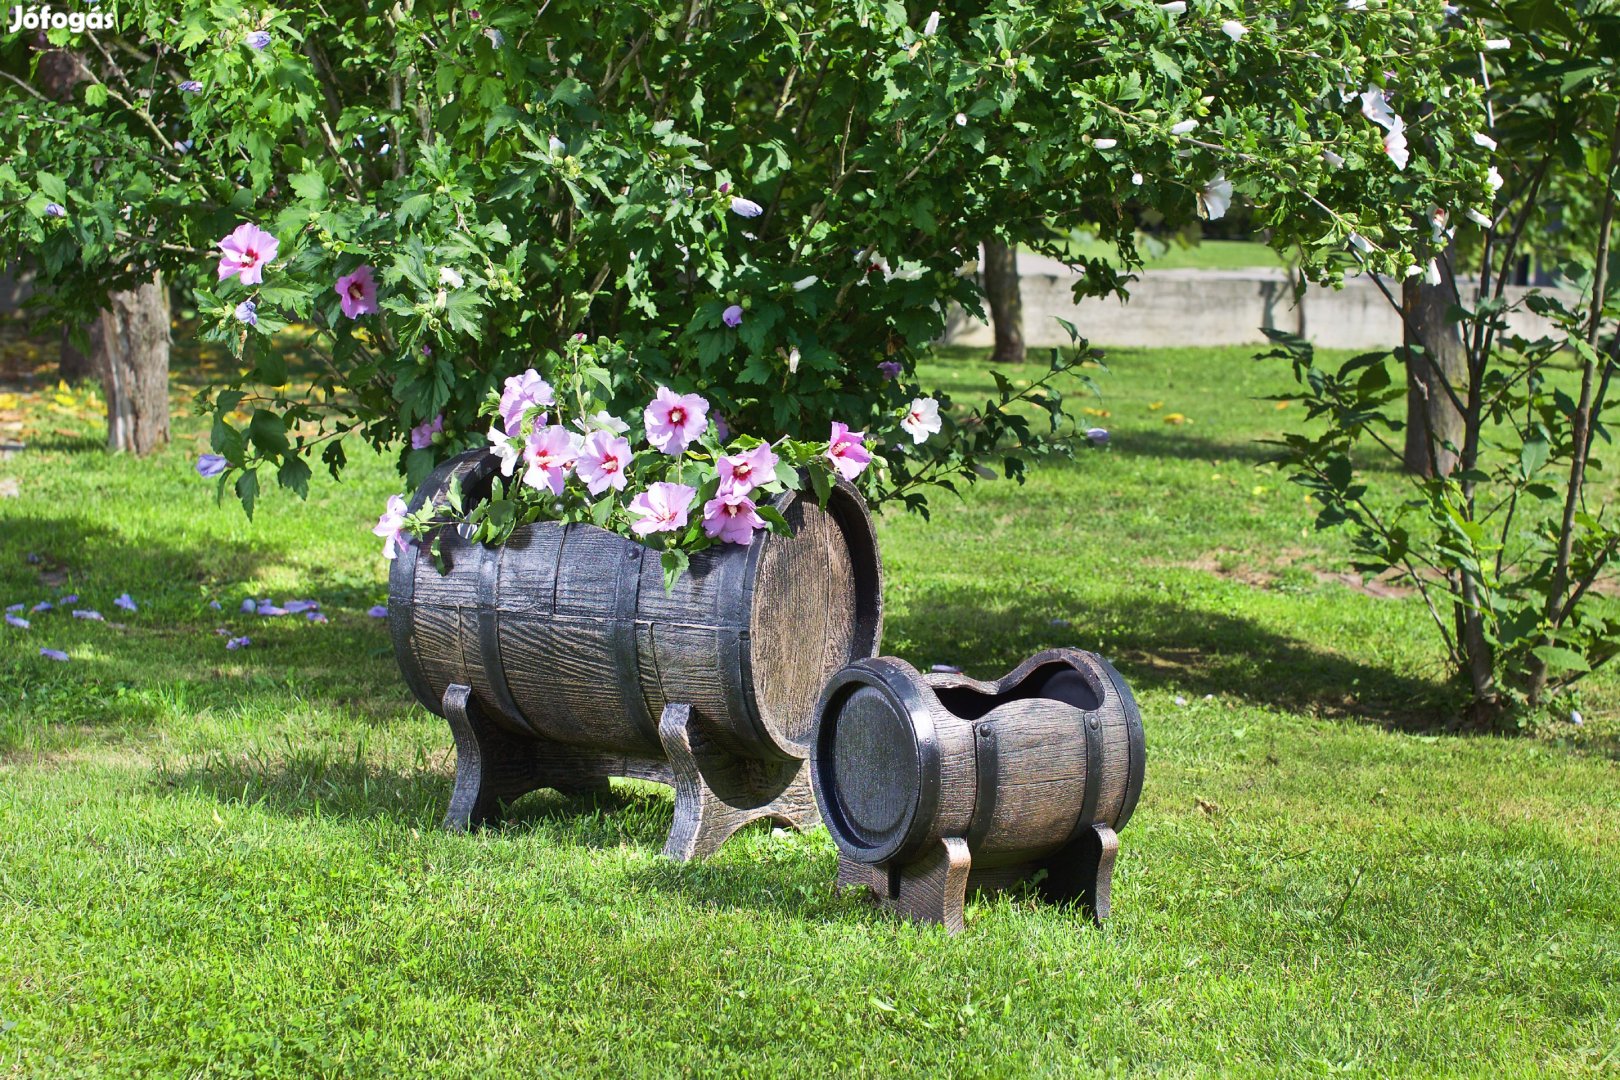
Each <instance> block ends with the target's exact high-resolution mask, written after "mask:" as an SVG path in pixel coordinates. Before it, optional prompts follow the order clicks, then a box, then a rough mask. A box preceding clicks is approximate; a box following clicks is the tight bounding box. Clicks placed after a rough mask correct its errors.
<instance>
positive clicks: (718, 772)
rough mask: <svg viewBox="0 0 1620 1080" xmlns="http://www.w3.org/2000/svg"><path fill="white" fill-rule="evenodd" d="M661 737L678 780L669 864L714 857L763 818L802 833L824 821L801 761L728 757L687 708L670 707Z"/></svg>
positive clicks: (666, 846)
mask: <svg viewBox="0 0 1620 1080" xmlns="http://www.w3.org/2000/svg"><path fill="white" fill-rule="evenodd" d="M658 734H659V736H660V737H661V738H662V739H663V743H664V752H665V754H666V755H667V756H668V758H669V764H670V769H671V771H672V772H673V773H674V778H675V823H674V825H672V826H671V827H670V830H669V840H668V841H667V842H666V843H665V844H664V854H665V855H667V856H669V857H670V858H672V859H680V860H686V859H695V858H702V857H704V856H707V855H712V854H714V853H715V852H716V851H718V850H719V849H720V845H721V844H723V843H725V842H726V839H727V838H728V837H730V836H731V834H732V833H734V832H736V831H737V830H738V829H740V828H742V827H743V826H744V825H747V824H748V823H750V822H753V821H759V820H761V819H763V818H769V819H770V820H772V821H774V822H776V823H777V824H778V825H783V826H787V827H789V828H793V829H799V830H801V831H802V830H804V829H808V828H810V827H811V826H812V825H814V824H816V822H818V821H819V820H821V819H820V817H819V816H817V814H816V799H815V795H814V794H813V793H812V792H811V790H810V774H809V769H808V767H807V764H806V762H804V761H803V760H798V761H766V760H761V759H759V758H745V757H738V756H737V755H735V754H732V753H729V752H727V751H726V750H725V749H724V748H722V747H718V746H716V745H715V744H714V742H713V741H712V740H711V739H710V738H709V737H707V736H706V735H705V734H704V732H703V725H702V723H701V721H700V720H699V718H698V717H697V714H695V713H693V712H692V708H691V706H689V705H666V706H665V707H664V715H663V717H662V719H660V720H659V722H658Z"/></svg>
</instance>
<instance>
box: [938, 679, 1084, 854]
mask: <svg viewBox="0 0 1620 1080" xmlns="http://www.w3.org/2000/svg"><path fill="white" fill-rule="evenodd" d="M1085 724H1086V716H1085V714H1084V713H1083V712H1081V711H1080V710H1079V709H1076V708H1074V707H1073V706H1070V705H1067V704H1064V703H1063V702H1060V701H1045V700H1039V699H1035V700H1026V701H1013V702H1008V703H1007V704H1005V705H1000V706H998V707H996V708H995V709H992V710H991V711H990V712H989V713H988V714H986V715H985V717H984V718H983V719H981V720H980V721H979V722H978V723H977V724H975V725H974V730H975V732H976V734H977V735H978V738H977V739H976V740H975V744H976V746H977V747H978V764H979V775H978V786H979V792H978V794H979V798H978V803H979V805H977V806H975V808H974V814H973V824H972V825H971V826H969V828H968V830H967V831H968V835H969V836H970V837H971V839H970V841H969V842H970V844H972V846H973V852H974V861H975V865H978V866H990V865H993V864H994V863H995V862H998V861H1007V860H1012V861H1018V860H1023V859H1029V858H1033V857H1036V856H1038V855H1041V854H1044V853H1046V852H1048V851H1051V850H1054V849H1056V848H1058V847H1061V846H1063V844H1065V843H1066V842H1067V841H1068V839H1069V835H1070V833H1071V832H1073V830H1074V825H1075V822H1076V821H1078V820H1079V819H1080V816H1081V814H1082V812H1083V809H1084V806H1085V789H1086V771H1087V765H1088V762H1087V760H1086V737H1085ZM992 743H993V748H992V747H991V746H990V744H992Z"/></svg>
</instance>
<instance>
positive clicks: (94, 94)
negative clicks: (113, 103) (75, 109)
mask: <svg viewBox="0 0 1620 1080" xmlns="http://www.w3.org/2000/svg"><path fill="white" fill-rule="evenodd" d="M84 103H85V104H86V105H88V106H89V107H90V108H92V109H99V108H101V107H102V106H103V105H105V104H107V88H106V87H105V86H103V85H102V84H101V83H91V84H90V85H89V86H86V87H85V88H84Z"/></svg>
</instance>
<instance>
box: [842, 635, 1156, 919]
mask: <svg viewBox="0 0 1620 1080" xmlns="http://www.w3.org/2000/svg"><path fill="white" fill-rule="evenodd" d="M1145 756H1146V751H1145V742H1144V739H1143V734H1142V721H1141V714H1140V712H1139V711H1138V709H1137V706H1136V701H1135V699H1134V698H1133V697H1132V695H1131V692H1130V688H1129V687H1128V686H1127V685H1126V683H1125V681H1124V679H1122V678H1121V677H1120V675H1119V673H1118V672H1117V671H1115V670H1114V668H1113V667H1112V665H1110V664H1109V663H1108V662H1107V661H1106V660H1103V659H1102V658H1101V657H1098V656H1096V655H1094V654H1092V653H1087V652H1083V651H1080V650H1077V649H1053V650H1048V651H1047V652H1043V653H1039V654H1037V655H1036V656H1033V657H1031V658H1030V659H1029V660H1026V661H1025V662H1024V663H1022V664H1020V665H1019V666H1018V667H1017V668H1016V669H1015V670H1014V671H1013V672H1011V673H1010V674H1009V675H1007V676H1006V677H1005V678H1002V679H999V680H997V681H996V682H993V683H986V682H980V681H977V680H974V679H970V678H967V677H966V676H962V675H943V674H930V675H924V674H921V673H919V672H918V671H917V670H916V669H915V668H913V667H911V666H910V665H909V664H906V663H905V662H904V661H901V660H897V659H894V658H892V657H875V658H872V659H864V660H859V661H856V662H855V663H853V664H851V665H849V666H848V667H846V668H845V669H844V670H842V671H840V672H839V673H838V674H837V675H835V676H834V677H833V678H832V679H831V680H830V681H829V683H828V685H827V688H826V690H825V691H824V692H823V694H822V698H821V702H820V705H819V706H818V710H817V724H816V731H815V736H814V739H813V742H812V752H811V776H812V780H813V785H814V788H815V793H816V799H817V801H818V803H819V804H820V807H821V812H822V817H823V819H824V820H825V821H826V823H827V827H828V830H829V831H830V832H831V833H832V836H833V840H834V841H835V842H836V843H837V844H838V848H839V852H840V871H839V875H840V876H839V880H840V882H841V883H843V882H844V881H845V879H846V878H849V879H850V880H852V881H858V882H859V883H862V884H870V883H874V882H875V883H876V884H873V886H872V887H873V892H874V895H876V896H877V897H879V898H880V899H883V900H884V901H885V902H886V903H887V904H888V906H890V907H892V908H893V909H894V910H896V911H898V912H901V913H904V914H907V915H911V916H913V917H917V918H926V919H928V920H930V921H944V922H945V924H946V925H947V926H952V927H957V928H959V927H960V923H961V913H960V899H959V897H958V893H957V892H956V891H950V890H947V891H945V892H943V893H941V892H939V890H938V889H936V888H935V885H936V884H938V882H940V881H951V882H954V881H955V880H956V878H955V877H953V876H950V875H949V874H946V875H945V876H944V877H942V876H941V875H942V874H945V871H944V870H943V869H942V865H944V864H942V863H941V859H944V858H945V856H943V855H941V850H942V849H941V847H940V844H941V843H946V844H948V845H956V844H960V845H961V847H960V854H959V855H957V854H952V855H950V857H949V858H948V859H945V862H946V863H948V864H949V867H950V868H951V874H956V873H958V872H959V873H960V875H961V876H962V880H963V881H964V882H965V885H964V887H965V888H966V889H968V890H977V891H981V892H997V891H1000V890H1003V889H1009V888H1016V887H1019V886H1021V885H1023V884H1024V883H1034V884H1035V886H1036V889H1037V891H1038V892H1039V893H1040V894H1041V895H1042V896H1044V897H1045V898H1046V899H1048V900H1050V901H1053V902H1056V903H1076V904H1079V905H1081V906H1082V907H1083V908H1085V909H1086V910H1087V911H1089V912H1090V913H1091V914H1092V915H1093V916H1094V917H1095V918H1098V919H1102V918H1106V917H1107V915H1108V912H1109V907H1110V899H1111V896H1110V894H1111V882H1112V874H1113V866H1114V859H1115V855H1116V853H1117V852H1118V847H1119V841H1118V837H1117V831H1118V830H1119V829H1122V828H1124V826H1125V823H1126V822H1127V821H1128V820H1129V819H1130V816H1131V813H1132V812H1133V810H1134V809H1135V806H1136V802H1137V798H1138V797H1139V795H1140V792H1141V785H1142V776H1143V768H1144V759H1145ZM950 850H951V851H953V852H954V851H956V848H955V847H954V846H952V847H951V848H950ZM856 866H863V867H867V868H868V869H869V870H870V873H869V874H867V875H866V876H862V873H861V872H860V871H857V870H855V869H853V867H856ZM953 889H954V886H953ZM902 896H910V897H913V898H914V900H912V901H902V900H901V899H900V898H901V897H902ZM936 896H944V897H945V898H946V901H947V902H946V913H945V915H944V917H943V920H940V919H936V918H935V917H934V915H932V914H926V913H931V912H933V911H934V910H935V908H934V898H935V897H936ZM917 898H921V899H917ZM953 903H954V904H955V905H956V907H955V909H954V910H953V909H951V906H950V905H951V904H953ZM919 912H923V913H925V914H919Z"/></svg>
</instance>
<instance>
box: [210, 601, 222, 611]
mask: <svg viewBox="0 0 1620 1080" xmlns="http://www.w3.org/2000/svg"><path fill="white" fill-rule="evenodd" d="M208 606H209V607H211V608H213V609H214V610H215V611H218V610H219V601H218V600H210V601H208Z"/></svg>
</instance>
